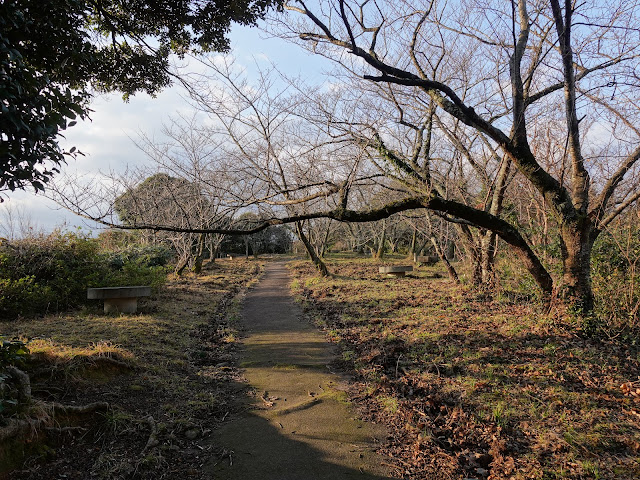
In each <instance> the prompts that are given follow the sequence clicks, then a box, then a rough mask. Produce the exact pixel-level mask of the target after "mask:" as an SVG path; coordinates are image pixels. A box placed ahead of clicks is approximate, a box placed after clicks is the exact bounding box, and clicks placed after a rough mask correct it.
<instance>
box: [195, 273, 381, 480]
mask: <svg viewBox="0 0 640 480" xmlns="http://www.w3.org/2000/svg"><path fill="white" fill-rule="evenodd" d="M288 283H289V277H288V272H287V269H286V267H285V266H284V264H283V263H280V262H279V263H273V264H268V265H267V267H266V272H265V277H264V278H263V280H262V281H261V282H260V283H259V284H258V286H257V287H256V288H255V289H253V290H252V291H250V292H249V293H248V294H247V297H246V299H245V303H244V309H243V319H244V320H243V321H244V324H245V326H246V328H247V330H248V336H247V338H246V339H245V341H244V342H243V344H244V348H243V352H242V354H241V355H242V357H241V358H242V363H241V365H242V366H243V367H244V369H245V376H246V378H247V380H248V381H249V384H250V385H251V386H252V387H253V388H254V389H255V391H256V393H257V395H256V398H255V399H254V401H253V403H252V404H250V405H249V406H248V407H249V409H248V413H246V414H244V415H241V416H239V417H238V418H235V419H233V420H231V421H229V422H227V423H225V424H224V425H223V426H222V427H221V428H220V429H219V430H218V431H217V432H216V433H217V434H216V435H215V441H216V443H217V444H221V445H224V446H225V448H227V449H228V450H229V452H232V453H230V456H229V457H228V458H223V459H222V460H214V459H212V460H210V461H209V462H208V463H207V464H205V466H204V468H205V470H206V471H208V472H210V473H212V474H213V478H219V479H225V480H226V479H228V480H234V479H243V480H254V479H261V480H316V479H317V480H323V479H327V480H328V479H342V478H358V479H367V480H376V479H377V480H384V479H390V478H391V477H390V476H388V469H387V468H385V466H384V465H383V464H382V461H383V460H382V458H381V457H378V456H377V455H376V454H375V453H374V450H375V448H376V444H377V443H378V442H379V440H380V439H384V437H385V435H386V432H385V430H384V428H382V427H381V426H379V425H372V424H369V423H365V422H362V421H361V420H358V419H357V418H355V417H354V413H353V412H352V411H351V408H350V406H349V404H348V402H347V401H346V395H345V394H344V392H342V391H341V390H340V384H341V383H342V382H343V379H342V378H341V377H340V376H339V375H336V374H333V373H331V372H330V371H329V369H328V367H327V365H328V363H329V362H330V361H331V360H332V358H333V355H332V351H331V347H330V345H329V344H327V343H326V342H325V340H324V337H323V335H322V334H321V333H319V332H318V331H317V330H316V329H315V328H313V327H312V326H310V325H308V323H307V322H306V321H305V320H304V319H303V316H302V312H301V311H300V309H299V308H298V306H297V305H296V304H295V303H294V302H293V299H292V298H291V295H290V293H289V289H288ZM248 402H249V400H248Z"/></svg>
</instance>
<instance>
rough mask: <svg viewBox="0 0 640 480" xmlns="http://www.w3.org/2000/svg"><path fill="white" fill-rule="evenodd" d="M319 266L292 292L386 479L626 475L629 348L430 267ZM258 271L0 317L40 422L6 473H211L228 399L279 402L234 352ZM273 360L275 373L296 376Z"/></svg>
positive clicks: (636, 442)
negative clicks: (369, 436) (97, 407)
mask: <svg viewBox="0 0 640 480" xmlns="http://www.w3.org/2000/svg"><path fill="white" fill-rule="evenodd" d="M329 267H330V269H331V271H332V272H333V275H332V276H331V277H329V278H324V279H322V278H319V277H317V275H316V273H315V271H314V270H313V268H312V266H311V265H310V264H309V263H308V262H293V263H292V264H290V270H291V273H292V275H293V276H294V282H293V284H292V289H293V291H294V293H295V294H296V295H297V298H298V300H299V302H300V306H301V307H302V310H304V312H305V313H306V316H307V317H308V318H311V319H312V320H313V321H314V322H315V323H316V324H317V326H318V327H320V328H321V329H322V330H324V332H325V335H326V338H327V339H328V340H330V341H331V342H334V343H335V344H336V350H337V355H338V358H337V360H336V361H334V362H333V363H332V364H331V365H330V369H331V371H334V372H335V371H336V370H342V371H343V372H344V373H346V374H347V375H349V376H352V378H353V379H354V380H353V381H352V382H351V384H350V386H349V387H348V389H347V394H346V395H345V394H344V393H340V394H336V395H335V398H338V399H340V401H341V402H345V403H349V404H351V408H353V407H354V406H355V407H356V408H357V410H358V412H359V414H360V416H361V417H364V418H368V419H369V420H372V421H373V422H375V423H378V424H381V425H385V426H386V428H387V436H386V437H385V438H386V441H385V442H382V443H381V444H380V448H379V452H378V454H379V455H382V457H384V458H383V461H384V463H385V464H387V467H388V468H391V469H392V470H391V471H390V473H389V474H385V476H387V475H389V476H393V477H397V478H406V479H425V480H431V479H434V480H435V479H438V480H448V479H456V480H459V479H478V480H485V479H491V480H497V479H507V478H509V479H523V480H524V479H543V480H547V479H548V480H551V479H576V480H578V479H619V480H622V479H624V480H627V479H631V478H640V349H639V348H638V347H637V346H632V345H629V343H622V342H619V341H618V340H616V339H609V340H604V339H602V338H600V339H594V338H587V337H585V336H584V335H582V334H581V332H580V330H579V329H578V328H576V326H575V325H573V324H571V322H570V320H559V319H557V318H553V317H550V316H548V315H545V314H542V313H541V312H540V311H538V310H537V309H536V307H535V306H532V305H530V304H529V303H527V302H526V301H522V302H519V301H515V300H509V299H508V298H507V296H502V297H500V298H499V299H497V300H488V299H487V298H486V297H484V296H481V295H478V294H477V293H473V292H472V291H470V290H468V289H466V288H465V287H464V286H459V285H456V284H453V283H452V282H450V281H449V280H447V279H446V278H445V272H444V269H442V268H441V267H440V266H435V267H420V268H418V269H417V270H415V271H414V272H413V273H412V274H410V275H408V276H407V277H404V278H386V277H383V276H381V275H379V274H378V268H377V267H378V264H377V263H375V262H372V261H371V260H369V259H346V258H345V259H334V260H332V261H330V262H329ZM262 268H263V267H262V264H261V263H258V262H255V261H244V260H234V261H228V260H225V261H222V262H219V263H216V264H215V265H213V266H210V267H209V268H208V269H207V270H206V271H205V273H204V274H203V275H202V276H200V277H198V279H197V280H196V279H195V278H194V277H187V278H183V279H174V280H170V281H169V282H168V283H167V285H165V286H164V287H163V288H161V289H160V292H159V293H158V294H157V295H156V296H154V297H152V298H151V299H149V300H147V301H145V302H143V303H142V305H141V313H139V314H137V315H122V316H115V315H103V314H101V313H98V310H97V307H96V308H95V309H93V310H92V309H89V310H87V311H84V312H77V313H73V314H68V315H60V316H46V317H43V318H38V319H29V320H26V319H25V320H20V321H16V322H5V323H2V324H1V328H2V333H3V335H4V336H7V337H12V336H19V337H22V338H24V339H28V340H29V341H30V343H29V346H30V348H31V351H32V360H31V363H30V365H29V366H28V369H27V370H28V373H29V374H30V375H31V377H32V381H33V395H34V398H35V399H37V400H38V402H41V403H38V405H42V408H41V411H40V412H39V415H40V417H41V418H42V419H43V423H42V425H45V426H46V428H42V429H41V430H40V431H39V432H36V433H37V435H36V437H37V439H38V440H39V441H33V442H31V443H27V444H25V445H24V446H23V447H22V448H24V449H25V451H27V452H28V453H30V456H29V457H28V459H27V461H26V463H24V464H22V465H20V466H18V467H17V470H15V471H13V472H11V474H10V478H20V479H24V480H45V479H46V480H51V479H70V480H80V479H82V480H85V479H133V478H139V479H177V478H180V479H182V478H189V479H190V478H193V479H205V478H206V479H210V478H217V474H216V468H215V467H216V466H217V465H218V466H224V465H226V464H229V465H231V461H232V460H233V458H234V457H233V454H232V453H231V450H230V449H228V448H225V446H224V444H223V442H220V441H218V440H219V439H220V438H221V437H220V435H221V432H223V431H224V428H226V427H227V426H228V425H232V422H230V419H234V418H241V417H242V416H243V415H245V413H246V410H247V408H248V407H247V402H246V400H245V401H238V399H247V398H249V399H251V398H253V401H254V402H255V401H258V402H264V406H266V407H267V408H265V411H266V415H267V416H269V415H271V414H270V413H269V411H270V410H272V409H273V408H279V407H282V405H279V404H278V402H282V401H284V400H283V398H282V397H283V395H281V394H274V393H273V392H271V393H270V392H268V390H267V388H264V391H261V387H259V388H258V390H256V389H255V387H254V388H253V390H252V388H251V387H250V386H249V385H248V384H247V383H246V381H245V378H244V377H243V370H242V369H241V368H240V367H244V369H245V371H248V370H249V369H250V368H251V366H252V365H251V364H252V361H247V362H245V363H244V364H243V363H241V358H242V357H241V356H240V355H241V354H242V351H241V348H240V347H239V340H240V338H241V336H243V335H244V333H243V332H242V331H241V330H240V327H239V324H240V322H239V317H240V315H241V313H242V310H241V308H242V307H241V301H240V300H241V297H242V295H239V294H240V293H241V292H243V290H244V289H245V288H246V287H247V286H249V285H251V284H254V283H255V282H256V280H257V277H258V276H259V274H260V272H261V271H262ZM278 295H280V294H278ZM292 308H293V307H292ZM305 335H306V334H305ZM314 342H315V340H314ZM258 343H261V341H260V342H258ZM314 345H315V343H314ZM249 347H250V346H249ZM323 362H324V358H323V359H322V362H321V363H323ZM290 363H292V362H289V361H287V362H285V363H283V364H280V363H278V365H275V366H274V370H281V371H283V372H286V371H293V370H296V368H293V366H292V365H289V364H290ZM293 383H296V381H293ZM325 386H326V385H325ZM312 393H313V394H318V392H311V391H310V392H308V395H309V397H310V398H309V400H307V401H308V403H309V405H310V406H313V405H316V403H317V400H316V399H315V398H312V397H313V396H312V395H311V394H312ZM323 394H324V392H323ZM250 401H251V400H250ZM52 402H57V403H59V404H64V405H73V406H81V405H87V404H92V403H94V402H108V403H109V409H108V410H107V411H106V412H102V413H100V414H98V415H93V416H87V417H82V418H77V419H75V423H72V424H66V423H60V422H59V421H58V420H59V419H57V418H52V417H51V412H50V411H48V410H47V408H46V405H50V404H51V403H52ZM296 405H297V404H296ZM284 408H285V410H287V412H288V409H287V407H284ZM295 410H296V409H293V410H291V411H292V412H294V411H295ZM287 412H285V413H287ZM271 413H273V412H271ZM271 416H272V417H273V418H271V417H269V421H270V422H271V423H273V422H275V423H273V424H274V425H280V424H282V426H281V427H278V428H280V429H281V430H285V429H286V428H287V427H288V425H285V422H282V421H281V420H279V419H278V418H277V416H273V415H271ZM271 426H273V425H271ZM67 427H69V428H67ZM271 430H273V428H271ZM276 430H277V429H276ZM282 433H283V432H280V434H282ZM294 433H295V432H294V431H291V432H288V434H291V435H293V434H294ZM283 438H284V436H283ZM34 440H35V439H34ZM45 440H46V441H45ZM287 441H288V440H287ZM0 453H2V452H0ZM235 459H236V460H238V459H239V456H236V457H235ZM387 471H389V470H387ZM355 473H358V472H355ZM223 474H224V473H223ZM212 475H213V477H212ZM0 477H1V475H0ZM221 478H224V477H221Z"/></svg>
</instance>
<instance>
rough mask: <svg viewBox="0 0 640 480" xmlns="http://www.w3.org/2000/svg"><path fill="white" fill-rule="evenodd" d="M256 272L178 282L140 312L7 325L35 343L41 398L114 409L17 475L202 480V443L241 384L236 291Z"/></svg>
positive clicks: (244, 267) (242, 267)
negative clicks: (106, 404) (101, 404)
mask: <svg viewBox="0 0 640 480" xmlns="http://www.w3.org/2000/svg"><path fill="white" fill-rule="evenodd" d="M260 269H261V266H260V264H259V263H257V262H253V261H243V260H234V261H222V262H219V263H216V264H215V265H211V266H210V267H209V268H207V269H205V272H204V274H203V275H201V276H199V277H187V278H176V279H172V280H170V281H169V282H168V283H167V285H165V286H164V287H162V288H161V289H160V291H159V293H158V294H157V295H155V296H154V297H152V298H151V299H149V300H147V301H144V302H142V304H141V312H142V313H139V314H136V315H119V316H117V315H103V314H101V313H97V310H96V312H95V313H93V312H92V311H89V310H87V311H84V312H78V313H72V314H66V315H60V316H47V317H44V318H40V319H30V320H22V321H16V322H6V323H2V324H1V325H0V326H1V328H2V333H3V335H5V336H7V337H19V338H22V339H24V340H27V341H28V342H29V343H28V346H29V348H30V350H31V351H32V360H31V363H30V364H29V366H28V369H27V370H28V373H29V374H30V376H31V378H32V382H33V393H34V397H35V398H37V399H38V400H41V401H45V402H60V403H64V404H72V405H82V404H87V403H91V402H96V401H107V402H109V404H110V405H111V409H110V410H109V412H108V413H107V414H106V415H105V416H104V418H103V419H102V421H101V422H99V425H98V426H97V428H91V429H88V430H78V432H77V433H76V432H75V431H74V432H72V433H69V432H65V433H64V437H65V438H56V439H51V438H50V439H49V440H53V444H52V445H53V449H51V448H49V447H46V448H45V447H43V448H41V449H40V452H41V453H42V455H41V456H40V458H36V457H32V458H31V459H30V460H29V461H28V462H27V463H26V464H25V465H24V466H23V467H22V469H21V470H20V471H17V472H14V473H12V476H13V475H17V476H16V477H12V478H22V479H34V480H35V479H45V478H46V479H50V478H68V479H86V478H104V479H118V478H122V479H125V478H126V479H132V478H153V479H161V478H183V477H189V478H200V475H201V473H200V472H199V471H198V469H197V467H198V465H199V463H200V460H199V452H200V451H201V450H200V449H202V448H205V447H202V446H199V445H198V442H199V441H200V440H201V439H203V438H204V437H206V436H207V435H208V434H209V432H210V431H211V428H212V427H213V426H215V424H216V423H217V422H219V421H221V420H222V419H223V418H225V417H226V416H227V415H228V414H229V413H230V409H232V408H234V407H233V406H232V405H233V404H232V403H231V402H230V396H232V395H233V392H238V391H239V390H241V389H243V388H244V386H242V385H241V383H239V382H238V381H237V380H238V378H237V374H238V372H237V369H236V367H235V364H234V356H233V350H234V348H235V341H236V338H237V331H236V326H235V318H234V317H235V315H237V302H236V300H234V295H235V294H236V293H238V292H239V291H240V290H241V288H243V287H246V286H247V285H249V284H251V283H252V282H254V281H256V280H257V277H258V273H259V271H260ZM96 308H98V307H97V306H96ZM50 445H51V444H50ZM206 448H211V447H206Z"/></svg>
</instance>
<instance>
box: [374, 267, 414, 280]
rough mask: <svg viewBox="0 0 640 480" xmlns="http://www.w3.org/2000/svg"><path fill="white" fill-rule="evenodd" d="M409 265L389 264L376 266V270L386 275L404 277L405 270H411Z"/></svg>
mask: <svg viewBox="0 0 640 480" xmlns="http://www.w3.org/2000/svg"><path fill="white" fill-rule="evenodd" d="M412 271H413V267H412V266H411V265H391V266H386V267H380V268H378V272H380V273H386V274H387V277H404V276H405V274H406V273H407V272H412Z"/></svg>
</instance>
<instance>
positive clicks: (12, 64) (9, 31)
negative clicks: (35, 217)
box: [0, 0, 280, 191]
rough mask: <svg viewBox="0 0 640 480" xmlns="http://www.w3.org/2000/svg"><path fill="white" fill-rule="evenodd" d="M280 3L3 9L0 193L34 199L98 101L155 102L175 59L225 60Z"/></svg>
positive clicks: (81, 3) (64, 2)
mask: <svg viewBox="0 0 640 480" xmlns="http://www.w3.org/2000/svg"><path fill="white" fill-rule="evenodd" d="M279 3H280V2H279V0H238V1H232V2H220V1H218V0H201V1H197V2H196V1H182V0H165V1H157V0H7V1H4V2H2V3H0V79H1V80H0V99H1V100H0V101H1V103H0V132H1V133H0V135H1V137H0V138H1V140H2V142H1V144H0V191H2V190H11V191H13V190H15V189H24V188H25V187H27V186H29V185H31V186H32V187H33V188H34V189H35V190H36V191H38V190H43V189H44V185H45V184H46V183H47V182H48V181H49V180H50V178H51V177H52V176H53V175H54V174H55V173H57V171H58V168H59V166H60V165H61V164H62V163H64V161H65V156H68V155H75V154H77V153H78V152H76V151H75V149H73V148H72V149H71V150H70V151H68V152H65V151H62V149H61V148H60V147H59V145H58V137H59V136H60V135H61V133H62V132H63V131H64V130H65V129H66V128H68V127H70V126H73V125H74V124H75V120H76V119H77V118H86V117H87V116H88V115H89V113H90V111H91V110H90V108H89V100H90V98H91V96H92V94H93V93H95V92H101V91H102V92H107V91H119V92H122V93H123V95H124V98H125V99H126V98H128V96H130V95H134V94H136V93H138V92H146V93H148V94H150V95H155V94H157V93H158V92H159V91H160V90H161V89H163V88H165V87H167V86H168V85H169V84H170V83H171V80H172V75H171V72H170V68H169V60H170V56H171V55H172V54H177V55H178V56H182V55H185V54H186V53H188V52H196V53H201V52H207V51H221V52H224V51H227V50H228V49H229V39H228V33H229V30H230V27H231V25H232V24H233V23H239V24H244V25H251V24H254V23H255V22H256V20H258V19H259V18H261V17H262V16H263V15H264V14H265V13H266V11H267V10H268V9H269V8H271V7H275V6H277V5H279Z"/></svg>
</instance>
